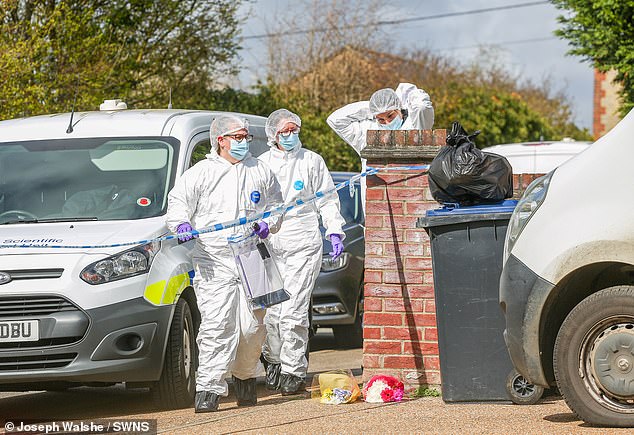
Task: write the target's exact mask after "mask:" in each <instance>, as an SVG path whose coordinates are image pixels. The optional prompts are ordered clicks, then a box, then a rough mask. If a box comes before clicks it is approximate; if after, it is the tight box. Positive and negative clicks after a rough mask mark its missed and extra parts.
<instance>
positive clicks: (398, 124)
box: [379, 115, 403, 130]
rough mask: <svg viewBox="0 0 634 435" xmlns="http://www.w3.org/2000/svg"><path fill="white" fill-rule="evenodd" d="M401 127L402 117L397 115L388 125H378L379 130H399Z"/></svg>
mask: <svg viewBox="0 0 634 435" xmlns="http://www.w3.org/2000/svg"><path fill="white" fill-rule="evenodd" d="M402 125H403V117H402V116H398V115H397V116H396V117H395V118H394V119H393V120H392V122H390V123H388V124H379V128H380V129H381V130H398V129H399V128H401V126H402Z"/></svg>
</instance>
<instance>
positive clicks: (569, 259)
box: [500, 111, 634, 427]
mask: <svg viewBox="0 0 634 435" xmlns="http://www.w3.org/2000/svg"><path fill="white" fill-rule="evenodd" d="M633 166H634V111H631V112H630V113H629V115H627V116H626V117H625V118H624V119H623V120H622V121H621V122H620V123H619V124H617V125H616V126H615V127H614V128H613V129H612V130H611V131H610V132H609V133H608V134H606V135H605V136H603V137H602V138H600V139H599V140H597V141H596V142H595V143H594V144H593V145H592V146H591V147H589V148H588V149H586V150H585V151H583V152H582V153H580V154H578V155H577V156H575V157H574V158H572V159H571V160H569V161H567V162H566V163H564V164H562V165H561V166H559V167H558V168H557V169H555V170H554V171H552V172H550V173H549V174H548V175H546V176H543V177H541V178H538V179H536V180H535V181H534V182H533V183H531V185H530V186H528V188H527V190H526V192H525V193H524V195H523V196H522V198H521V200H520V201H519V203H518V205H517V207H516V208H515V210H514V212H513V215H512V216H511V220H510V222H509V226H508V231H507V234H506V243H505V255H504V267H503V270H502V276H501V278H500V304H501V306H502V309H503V311H504V313H505V316H506V330H505V332H504V338H505V340H506V345H507V347H508V350H509V353H510V356H511V360H512V361H513V365H514V366H515V368H516V369H517V371H518V372H519V373H521V374H522V375H523V376H524V377H525V378H526V379H528V380H529V381H530V382H532V383H533V384H536V385H539V386H543V387H549V386H554V385H557V387H558V388H559V391H560V392H561V393H562V395H563V396H564V398H565V400H566V403H567V404H568V405H569V406H570V408H571V409H572V410H573V411H574V412H575V413H576V414H577V415H578V416H580V417H581V418H582V419H583V420H585V421H586V422H589V423H592V424H598V425H604V426H624V427H634V171H633V170H632V167H633Z"/></svg>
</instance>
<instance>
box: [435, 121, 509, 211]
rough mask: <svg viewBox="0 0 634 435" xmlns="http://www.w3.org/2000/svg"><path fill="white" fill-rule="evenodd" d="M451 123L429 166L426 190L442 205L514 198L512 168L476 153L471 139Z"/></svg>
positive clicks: (501, 159)
mask: <svg viewBox="0 0 634 435" xmlns="http://www.w3.org/2000/svg"><path fill="white" fill-rule="evenodd" d="M479 133H480V131H476V132H475V133H474V134H471V135H470V134H468V133H467V132H466V131H465V130H464V128H462V125H460V123H458V122H454V123H453V124H452V126H451V132H450V133H449V135H447V145H446V146H443V147H442V148H441V149H440V151H439V152H438V155H436V157H435V158H434V160H433V161H432V162H431V165H430V167H429V174H428V178H429V190H430V191H431V194H432V196H433V197H434V199H435V200H436V201H438V202H439V203H441V204H459V205H461V206H469V205H477V204H487V203H494V202H500V201H503V200H504V199H505V198H510V197H512V196H513V169H512V168H511V165H510V163H509V162H508V160H506V158H504V157H503V156H499V155H497V154H492V153H486V152H483V151H481V150H479V149H478V148H477V147H476V146H475V144H474V143H473V138H474V137H476V136H477V135H478V134H479Z"/></svg>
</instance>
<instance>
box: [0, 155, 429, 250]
mask: <svg viewBox="0 0 634 435" xmlns="http://www.w3.org/2000/svg"><path fill="white" fill-rule="evenodd" d="M427 170H429V165H415V166H392V167H389V166H388V167H383V168H371V167H368V168H367V170H366V171H365V172H361V173H360V174H356V175H354V176H352V177H350V178H349V179H348V180H346V181H343V182H341V183H339V184H337V185H336V186H335V187H334V188H332V189H329V190H326V191H324V192H316V193H315V194H314V195H312V196H310V197H309V198H306V199H298V200H295V201H293V202H290V203H287V204H284V205H281V206H278V207H275V208H273V209H271V210H267V211H264V212H261V213H257V214H254V215H251V216H248V217H241V218H238V219H234V220H232V221H229V222H222V223H217V224H214V225H210V226H208V227H205V228H200V229H197V230H192V231H190V232H185V233H181V234H179V235H176V234H167V235H165V236H161V237H156V238H153V239H147V240H135V241H133V242H122V243H110V244H103V245H42V244H37V243H29V244H0V249H2V248H51V249H101V248H118V247H125V246H138V245H145V244H148V243H152V242H161V241H164V240H172V239H177V238H178V237H179V236H180V237H182V236H188V235H192V236H199V235H201V234H206V233H213V232H216V231H221V230H226V229H229V228H234V227H238V226H242V225H246V224H250V223H253V222H257V221H259V220H262V219H266V218H269V217H271V216H276V215H282V214H285V213H287V212H289V211H290V210H292V209H294V208H296V207H303V206H305V205H307V204H311V203H313V202H315V201H317V200H318V199H319V198H323V197H324V196H327V195H331V194H333V193H335V192H337V191H338V190H341V189H343V188H344V187H349V188H350V193H351V194H353V192H354V182H355V181H357V180H359V179H361V178H363V177H368V176H370V175H374V174H376V173H378V172H386V171H427Z"/></svg>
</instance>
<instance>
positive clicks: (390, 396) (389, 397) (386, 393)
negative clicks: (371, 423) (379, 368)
mask: <svg viewBox="0 0 634 435" xmlns="http://www.w3.org/2000/svg"><path fill="white" fill-rule="evenodd" d="M381 399H383V401H384V402H393V401H394V390H392V389H390V388H386V389H385V390H383V391H381Z"/></svg>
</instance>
